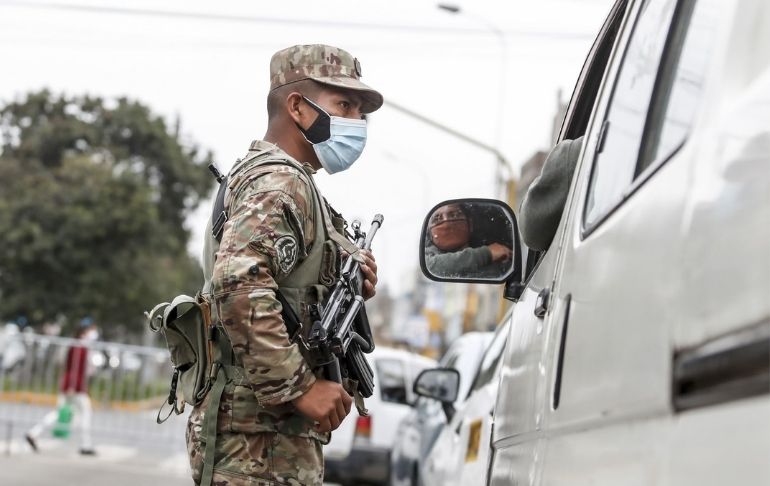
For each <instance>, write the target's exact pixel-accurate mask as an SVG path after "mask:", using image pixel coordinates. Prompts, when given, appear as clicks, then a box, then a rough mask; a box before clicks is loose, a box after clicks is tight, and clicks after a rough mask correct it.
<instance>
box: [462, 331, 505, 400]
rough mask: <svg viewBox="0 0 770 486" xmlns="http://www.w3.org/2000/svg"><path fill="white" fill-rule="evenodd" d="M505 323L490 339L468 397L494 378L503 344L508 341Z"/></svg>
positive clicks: (501, 355) (503, 347)
mask: <svg viewBox="0 0 770 486" xmlns="http://www.w3.org/2000/svg"><path fill="white" fill-rule="evenodd" d="M507 322H510V321H507ZM507 322H506V324H503V325H502V326H500V327H499V328H498V329H497V333H495V337H494V338H493V339H492V342H491V343H490V344H489V347H488V348H487V351H486V352H485V353H484V357H483V358H482V360H481V365H480V366H479V372H478V373H477V374H476V378H475V379H474V380H473V385H472V386H471V390H470V392H469V393H468V395H469V396H470V394H472V393H473V392H474V391H476V390H478V389H479V388H481V387H483V386H485V385H486V384H488V383H490V382H491V381H492V379H493V378H494V377H495V374H496V371H497V366H498V364H500V360H501V359H502V357H503V350H504V349H505V342H506V341H507V340H508V339H507V338H508V324H507Z"/></svg>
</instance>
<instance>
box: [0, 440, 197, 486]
mask: <svg viewBox="0 0 770 486" xmlns="http://www.w3.org/2000/svg"><path fill="white" fill-rule="evenodd" d="M40 450H41V452H39V453H33V452H32V451H30V450H29V447H28V446H27V444H26V443H21V442H19V441H14V442H12V443H11V451H10V454H8V451H7V450H5V451H3V454H2V455H0V483H2V484H4V485H14V486H44V485H54V484H55V485H57V486H70V485H72V486H75V485H77V486H92V485H93V486H96V485H100V486H101V485H105V484H107V485H109V486H129V485H131V486H134V485H138V484H141V485H148V486H154V485H158V486H181V485H187V486H189V485H190V484H192V481H191V480H190V476H189V473H188V465H187V457H186V456H185V455H184V454H181V453H176V454H172V455H170V456H164V455H158V454H151V453H147V452H143V451H141V450H139V449H137V448H132V447H126V446H117V445H104V444H102V445H100V446H99V448H98V449H97V453H98V454H97V455H96V456H94V457H91V456H81V455H80V454H78V452H77V448H76V447H75V445H74V444H73V443H72V442H69V441H58V440H55V439H43V440H41V441H40Z"/></svg>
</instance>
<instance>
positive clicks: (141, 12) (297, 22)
mask: <svg viewBox="0 0 770 486" xmlns="http://www.w3.org/2000/svg"><path fill="white" fill-rule="evenodd" d="M0 6H9V7H23V8H31V9H38V10H40V9H42V10H61V11H68V12H84V13H92V14H110V15H127V16H134V17H156V18H167V19H175V20H180V19H183V20H197V21H216V22H231V23H259V24H283V25H289V26H292V27H296V26H312V27H336V28H342V29H361V30H369V29H375V30H390V31H400V32H403V31H411V32H414V31H420V32H430V33H434V34H452V35H458V34H459V35H479V34H481V35H485V36H486V35H489V34H490V32H489V30H488V29H480V28H464V29H457V28H453V27H443V26H432V25H404V24H383V23H370V22H344V21H330V20H313V19H300V18H281V17H260V16H251V15H227V14H215V13H200V12H184V11H179V10H156V9H142V8H123V7H105V6H96V5H83V4H75V3H52V2H21V1H18V0H0ZM502 32H503V33H504V34H505V35H510V36H524V37H545V38H549V39H562V40H585V39H591V38H593V35H591V34H586V33H582V32H548V31H536V30H504V31H502Z"/></svg>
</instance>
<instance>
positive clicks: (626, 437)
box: [488, 0, 770, 486]
mask: <svg viewBox="0 0 770 486" xmlns="http://www.w3.org/2000/svg"><path fill="white" fill-rule="evenodd" d="M642 3H643V2H640V1H631V2H629V6H628V9H627V11H626V19H625V20H624V21H623V24H622V26H621V31H620V33H619V35H618V38H617V39H616V42H615V47H614V49H613V52H612V54H611V55H610V57H609V64H608V66H607V67H606V71H605V74H604V77H603V80H602V83H601V86H600V88H599V90H598V94H597V95H596V100H595V103H594V107H593V111H592V114H591V117H590V120H589V121H588V122H587V125H586V126H587V131H586V134H585V135H586V137H585V140H584V144H583V152H582V153H581V155H580V159H579V161H578V164H577V169H576V174H575V177H574V178H573V183H572V188H571V192H570V195H569V198H568V202H567V207H566V208H565V213H564V216H563V217H562V221H561V222H560V225H559V227H558V229H557V233H556V237H555V239H554V243H553V244H552V246H551V248H550V249H549V250H548V251H547V252H546V253H545V254H544V255H543V257H542V260H541V261H540V262H539V263H538V264H537V266H536V268H535V271H534V273H533V275H532V277H531V279H530V281H529V282H527V283H526V289H525V290H524V292H523V294H522V296H521V299H520V300H519V302H518V303H517V304H516V306H515V308H514V312H513V317H512V324H513V325H512V326H511V331H510V336H509V340H508V344H507V348H506V351H505V357H504V365H503V369H502V374H501V382H500V392H499V396H498V398H497V402H496V405H495V416H494V429H493V432H492V452H491V454H492V459H491V464H490V477H489V480H488V484H490V485H495V486H497V485H500V486H502V485H508V484H516V485H528V486H534V485H538V486H540V485H549V486H550V485H561V484H570V485H592V486H595V485H616V484H624V485H645V486H646V485H653V484H654V485H666V486H668V485H671V486H674V485H677V486H678V485H686V484H687V485H689V484H692V485H695V484H697V485H699V486H701V485H723V484H770V461H768V451H770V419H769V418H768V417H770V350H769V349H770V343H769V342H768V338H767V336H768V332H770V331H768V330H769V329H770V2H767V1H766V0H695V1H689V0H680V1H679V2H669V3H668V5H669V6H675V7H676V10H672V11H671V12H668V13H671V14H672V17H671V18H672V19H673V20H672V23H673V27H671V28H669V27H668V26H667V25H662V24H663V22H661V23H660V24H659V25H661V26H660V29H659V31H657V32H655V29H649V32H650V33H651V34H650V35H649V36H648V38H645V41H649V42H647V44H644V43H642V45H647V48H644V49H641V50H640V49H637V50H636V51H635V52H634V53H630V51H629V49H628V46H629V43H630V42H632V38H633V37H632V36H633V30H634V28H635V25H636V24H637V22H638V18H639V17H640V15H641V14H642V12H643V9H642V8H641V7H642ZM672 8H673V7H672ZM688 9H689V10H688ZM664 11H665V9H664ZM694 12H696V13H697V15H698V16H697V17H693V18H690V17H685V15H695V13H694ZM648 14H649V12H648ZM678 15H681V17H678ZM693 19H694V20H693ZM690 20H693V22H690ZM648 25H649V24H648ZM694 28H697V29H700V31H699V35H700V37H699V39H700V41H699V42H701V43H702V44H703V45H701V44H697V43H693V44H689V45H690V46H692V45H695V46H696V48H695V49H693V48H692V47H691V48H690V50H689V51H686V52H687V53H688V55H689V56H690V57H689V58H685V57H682V59H687V60H688V61H693V60H694V61H695V64H693V65H698V64H697V63H698V62H700V64H699V66H701V67H703V66H706V69H705V70H704V71H702V72H697V73H695V72H694V71H692V70H690V68H691V67H692V66H691V65H687V66H685V68H683V71H682V72H681V73H680V72H678V71H677V72H676V73H675V74H676V76H679V77H677V78H668V79H675V80H676V81H677V82H680V83H683V81H682V80H685V81H687V80H691V81H692V83H693V85H695V86H697V89H698V90H699V91H697V97H694V98H693V99H694V100H695V103H697V104H696V105H695V111H694V115H693V117H692V118H691V119H688V120H686V121H685V122H683V123H686V125H685V126H686V133H685V134H684V136H683V142H681V143H680V144H679V145H676V146H675V148H673V149H671V150H669V151H668V152H663V156H661V157H660V158H659V159H652V160H648V161H645V160H642V157H641V156H640V157H639V160H637V161H636V162H637V163H638V164H642V163H643V162H644V163H645V164H648V165H637V167H636V172H635V173H634V174H632V176H633V177H632V178H631V181H629V183H628V184H627V187H624V190H623V192H622V193H621V194H620V195H619V197H618V198H617V201H616V202H613V203H612V204H609V205H608V207H610V209H609V210H608V211H607V212H606V214H604V215H602V216H601V218H599V219H596V220H595V221H593V222H592V223H591V224H586V214H587V211H586V205H587V201H588V200H589V191H591V190H592V181H591V179H592V170H594V166H595V165H596V164H597V160H598V158H599V157H600V153H601V152H602V151H603V150H604V148H605V146H604V145H603V144H604V143H605V142H606V141H607V139H606V137H612V136H613V130H615V132H614V133H615V135H614V136H616V137H617V130H618V126H619V125H618V124H617V123H616V124H615V126H614V128H613V127H612V126H610V129H609V131H607V130H606V128H607V127H606V126H605V125H607V124H606V120H607V119H608V118H607V117H608V114H609V113H610V110H611V109H612V103H613V96H615V93H614V91H615V90H616V89H617V87H618V84H619V83H620V80H621V77H622V75H623V71H622V70H623V69H628V70H632V71H633V70H634V69H636V73H637V77H636V78H635V79H637V80H641V79H642V77H643V76H654V77H655V79H654V82H655V85H654V88H653V90H652V94H650V95H649V96H650V98H651V99H652V100H654V102H655V103H664V102H665V103H668V100H669V96H670V95H671V92H670V91H665V89H666V88H664V90H663V91H659V89H660V87H661V86H664V87H665V86H666V85H665V84H661V83H664V82H665V81H666V79H667V78H666V77H665V76H664V74H661V73H663V71H662V68H659V65H658V64H659V61H658V58H660V59H662V61H661V62H660V65H661V66H664V67H665V68H667V69H670V67H671V66H672V65H673V66H675V69H678V66H679V65H678V64H670V62H672V59H673V60H675V62H676V63H678V62H679V59H680V58H679V57H675V56H679V55H680V54H681V53H682V52H685V51H684V50H682V49H683V48H681V49H679V48H677V45H679V46H682V45H684V43H682V44H676V43H674V42H673V41H672V40H671V39H672V37H671V36H676V35H682V34H681V33H682V32H685V33H686V34H685V35H687V34H689V32H690V29H694ZM661 32H663V33H664V34H665V33H668V37H666V38H665V46H664V47H663V51H661V50H660V47H661V46H660V42H661V37H660V35H661ZM655 36H657V39H658V40H657V41H655V42H658V45H653V44H654V42H653V41H654V39H655V38H656V37H655ZM664 37H665V35H664ZM674 38H676V37H674ZM684 38H687V37H680V38H679V39H684ZM693 39H696V37H693ZM682 42H684V41H682ZM693 42H696V41H693ZM707 44H708V45H707ZM672 46H674V47H672ZM677 49H679V50H677ZM627 51H628V52H627ZM655 52H657V53H658V54H654V56H658V57H654V56H653V54H651V53H655ZM641 54H644V55H641ZM645 56H648V57H645ZM649 56H652V57H649ZM667 62H669V64H666V63H667ZM659 69H661V71H660V72H659ZM645 73H646V74H645ZM682 73H683V74H682ZM665 74H666V75H670V74H671V72H670V71H669V72H666V73H665ZM688 76H689V77H688ZM692 76H695V77H692ZM699 76H700V77H699ZM581 78H583V75H582V74H581ZM640 82H643V81H640ZM648 84H649V81H648ZM683 84H686V83H683ZM580 88H581V87H580V86H578V87H576V93H577V94H578V95H579V93H582V92H588V91H586V90H581V89H580ZM682 89H691V88H682ZM631 92H634V91H631ZM639 96H648V95H647V94H644V93H643V92H640V95H639ZM578 97H579V96H578ZM579 101H580V100H576V99H575V96H573V99H572V101H571V104H572V103H576V102H579ZM639 105H640V106H642V107H644V106H645V105H644V100H641V102H640V103H639ZM660 106H664V107H667V106H668V105H655V106H653V105H650V106H649V110H650V111H649V112H648V113H647V115H646V116H645V117H644V119H645V124H644V133H643V135H641V136H643V137H644V139H643V140H642V142H641V148H640V151H641V154H643V155H647V154H646V153H645V152H644V149H645V148H646V147H647V146H648V145H649V144H650V143H651V142H650V139H648V137H651V135H650V133H653V132H654V131H655V130H657V129H659V128H660V126H663V125H650V123H651V122H653V121H654V122H657V120H658V119H657V118H655V117H656V116H657V115H659V114H660V112H655V111H654V109H655V108H659V107H660ZM692 106H693V105H690V107H692ZM645 109H647V108H645ZM573 111H574V110H572V111H569V110H568V113H571V112H573ZM583 112H585V110H583ZM674 113H675V114H676V112H674ZM664 115H666V117H670V118H666V119H665V121H666V122H671V120H672V119H673V120H674V121H677V119H676V118H675V117H673V116H671V115H670V114H669V113H668V112H665V113H664ZM570 123H572V124H573V125H575V126H579V125H580V123H582V121H580V120H578V121H574V120H573V121H571V122H570ZM620 126H621V127H622V128H625V127H624V126H622V125H620ZM562 132H564V128H563V129H562ZM607 133H609V135H607ZM623 135H624V136H625V135H626V134H623ZM653 140H656V139H653ZM657 141H659V140H656V142H657ZM620 145H621V147H622V146H624V145H623V144H622V143H621V144H620ZM629 147H630V145H629ZM629 150H636V148H634V147H630V148H629ZM656 157H657V155H656ZM607 160H614V159H607ZM604 202H605V203H606V202H607V201H606V200H605V201H604ZM546 290H550V302H549V303H548V306H547V311H546V312H545V315H544V317H543V318H538V317H537V316H536V315H535V312H534V310H535V306H536V302H537V300H538V296H542V295H543V293H544V291H546ZM751 339H755V340H756V343H753V342H746V340H749V341H751ZM736 343H737V344H736ZM720 346H722V348H720ZM731 346H732V347H731ZM714 349H717V351H714ZM720 349H727V351H725V353H724V354H719V353H718V351H719V350H720ZM744 350H745V352H744ZM746 353H752V354H751V355H747V354H746ZM763 353H764V354H763ZM765 355H766V356H767V357H768V359H765V360H764V362H762V357H763V356H765ZM703 356H705V357H706V359H701V358H702V357H703ZM712 358H713V359H712ZM733 358H734V359H733ZM757 363H759V364H757ZM688 364H690V365H694V366H695V367H696V368H695V370H696V371H695V375H696V376H705V377H706V378H708V379H712V378H713V377H714V376H716V379H722V380H725V383H722V382H719V385H720V386H722V385H725V386H724V389H719V390H716V391H715V392H712V391H711V390H709V389H708V386H710V382H708V381H707V382H706V383H705V385H704V384H703V383H700V384H698V386H705V387H706V393H705V394H704V395H705V397H704V398H703V399H700V397H695V400H691V401H689V402H687V401H685V402H678V401H677V394H678V393H680V391H679V390H677V389H676V385H677V384H678V382H677V376H678V375H677V373H682V369H684V368H683V367H682V365H688ZM675 365H676V366H675ZM731 365H734V366H736V368H737V370H732V371H731V370H729V369H724V370H723V368H726V367H729V366H731ZM714 366H717V368H716V369H717V371H716V372H713V370H712V368H710V367H714ZM720 366H721V367H720ZM698 367H700V368H698ZM704 370H705V371H704ZM685 372H687V373H693V368H692V367H690V368H687V369H685ZM698 373H700V374H698ZM714 373H716V375H715V374H714ZM720 373H722V374H720ZM741 373H743V374H741ZM730 380H733V381H734V382H731V381H730ZM762 380H765V381H764V383H766V385H767V386H766V387H764V388H763V387H762V383H763V381H762ZM746 383H748V385H746ZM758 383H759V385H757V384H758ZM741 386H743V387H744V388H743V390H741V389H740V387H741ZM748 387H750V390H749V391H748V392H747V388H748ZM724 390H727V392H725V391H724ZM731 390H738V391H737V392H735V394H734V397H732V398H731V397H730V395H729V392H730V391H731ZM714 396H717V399H715V398H714ZM725 397H726V398H725ZM679 403H685V404H687V405H686V406H680V405H679Z"/></svg>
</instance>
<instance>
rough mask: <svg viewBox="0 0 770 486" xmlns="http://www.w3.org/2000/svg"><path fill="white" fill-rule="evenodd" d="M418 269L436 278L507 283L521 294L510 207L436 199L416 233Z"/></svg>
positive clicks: (512, 293)
mask: <svg viewBox="0 0 770 486" xmlns="http://www.w3.org/2000/svg"><path fill="white" fill-rule="evenodd" d="M420 268H421V269H422V272H423V274H425V276H426V277H428V278H429V279H431V280H435V281H438V282H468V283H503V282H505V283H506V284H508V287H507V289H506V298H509V299H511V300H516V299H517V298H518V297H519V295H520V294H521V274H522V268H521V242H520V239H519V229H518V225H517V223H516V217H515V216H514V215H513V210H511V208H510V206H508V205H507V204H505V203H504V202H502V201H497V200H494V199H473V198H471V199H452V200H448V201H444V202H442V203H440V204H437V205H436V206H435V207H434V208H433V209H432V210H431V211H430V212H429V213H428V215H427V217H426V218H425V222H424V223H423V226H422V235H421V236H420Z"/></svg>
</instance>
